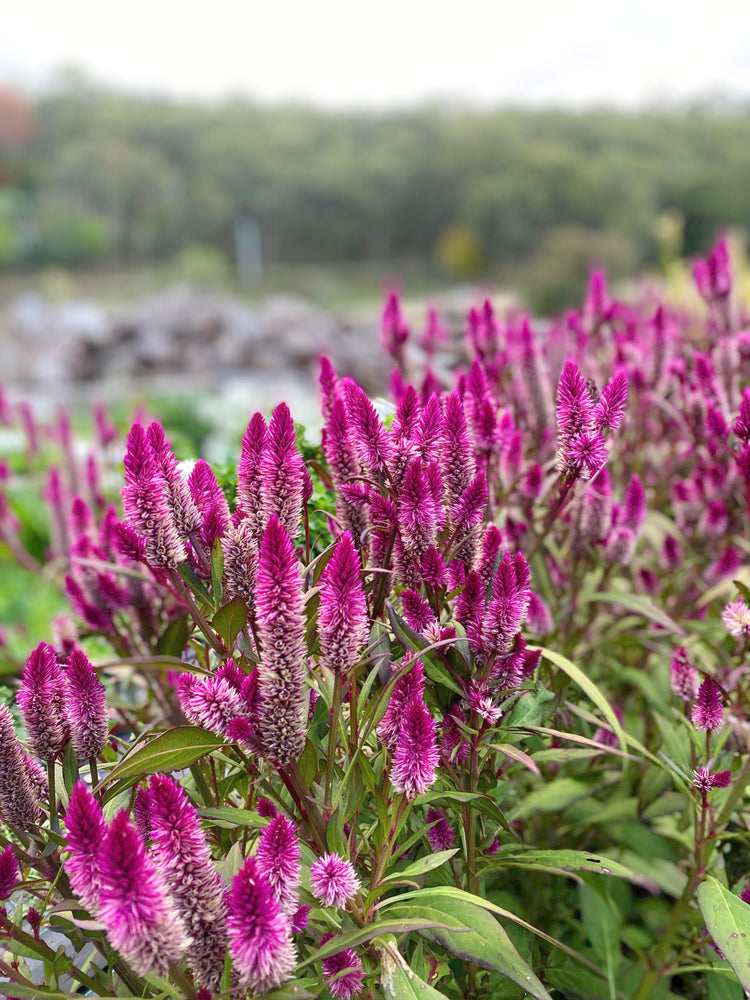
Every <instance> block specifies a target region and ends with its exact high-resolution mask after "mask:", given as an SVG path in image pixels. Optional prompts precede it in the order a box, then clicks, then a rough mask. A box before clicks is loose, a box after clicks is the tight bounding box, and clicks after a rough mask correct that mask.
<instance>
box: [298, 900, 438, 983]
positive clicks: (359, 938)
mask: <svg viewBox="0 0 750 1000" xmlns="http://www.w3.org/2000/svg"><path fill="white" fill-rule="evenodd" d="M447 919H450V918H445V919H444V918H443V915H442V914H441V915H440V921H442V923H439V924H438V927H445V928H447V929H448V930H455V926H454V925H453V924H447V923H446V920H447ZM434 927H435V922H434V921H432V920H423V919H422V918H421V917H414V918H412V917H406V918H404V919H402V920H391V919H390V918H388V919H386V920H378V921H377V923H374V924H368V925H367V926H366V927H362V928H360V929H359V930H356V931H348V932H347V933H346V934H339V935H337V936H336V937H334V938H332V939H331V940H330V941H328V942H326V944H324V945H323V947H322V948H318V949H317V950H316V951H315V953H314V954H313V955H311V956H310V957H309V958H306V959H305V960H304V961H303V962H299V963H298V964H297V971H298V972H299V970H300V969H304V968H305V966H307V965H310V964H311V963H312V962H318V961H322V959H324V958H330V956H331V955H337V954H338V953H339V952H340V951H343V950H344V949H345V948H356V947H357V946H358V945H360V944H364V943H365V942H366V941H372V939H373V938H375V937H380V936H381V935H382V934H408V933H409V932H410V931H417V932H421V931H424V930H428V929H429V928H434Z"/></svg>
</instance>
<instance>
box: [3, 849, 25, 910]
mask: <svg viewBox="0 0 750 1000" xmlns="http://www.w3.org/2000/svg"><path fill="white" fill-rule="evenodd" d="M20 878H21V869H20V868H19V867H18V860H17V858H16V854H15V851H14V850H13V845H12V844H8V846H7V847H6V848H5V850H4V851H3V853H2V854H0V902H2V901H3V900H6V899H9V898H10V897H11V895H12V894H13V890H14V889H15V887H16V885H18V882H19V880H20Z"/></svg>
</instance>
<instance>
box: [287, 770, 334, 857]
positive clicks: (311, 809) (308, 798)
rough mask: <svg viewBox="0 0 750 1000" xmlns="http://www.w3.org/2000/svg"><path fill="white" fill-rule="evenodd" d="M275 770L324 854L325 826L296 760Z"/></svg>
mask: <svg viewBox="0 0 750 1000" xmlns="http://www.w3.org/2000/svg"><path fill="white" fill-rule="evenodd" d="M277 770H278V772H279V777H280V778H281V780H282V781H283V782H284V784H285V785H286V787H287V789H288V790H289V794H290V795H291V796H292V798H293V799H294V802H295V804H296V806H297V808H298V809H299V811H300V815H301V817H302V820H303V822H304V823H305V825H306V826H307V828H308V830H309V832H310V834H311V835H312V837H313V839H314V840H315V842H316V844H317V845H318V847H319V848H320V850H321V851H322V852H323V853H325V852H326V850H327V849H328V843H327V839H326V824H325V821H324V820H323V816H322V815H321V812H320V809H319V808H318V805H317V803H316V801H315V799H314V798H313V795H312V793H311V791H310V789H309V788H308V787H307V782H306V781H305V779H304V778H303V777H302V772H301V771H300V769H299V764H298V763H297V761H296V760H291V761H289V763H288V764H286V765H285V766H284V767H281V766H279V767H277Z"/></svg>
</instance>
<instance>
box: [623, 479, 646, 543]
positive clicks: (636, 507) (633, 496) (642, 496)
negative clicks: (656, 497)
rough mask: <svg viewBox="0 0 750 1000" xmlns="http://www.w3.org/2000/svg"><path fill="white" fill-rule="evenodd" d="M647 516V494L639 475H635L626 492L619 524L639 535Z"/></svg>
mask: <svg viewBox="0 0 750 1000" xmlns="http://www.w3.org/2000/svg"><path fill="white" fill-rule="evenodd" d="M645 516H646V492H645V490H644V489H643V483H642V482H641V480H640V477H639V476H638V474H637V473H635V472H634V473H633V475H632V476H631V477H630V481H629V483H628V485H627V489H626V490H625V498H624V501H623V505H622V509H621V510H620V514H619V517H618V523H619V524H621V525H624V526H625V527H626V528H630V530H631V531H632V532H633V534H634V535H635V534H637V533H638V531H639V530H640V527H641V525H642V524H643V519H644V517H645Z"/></svg>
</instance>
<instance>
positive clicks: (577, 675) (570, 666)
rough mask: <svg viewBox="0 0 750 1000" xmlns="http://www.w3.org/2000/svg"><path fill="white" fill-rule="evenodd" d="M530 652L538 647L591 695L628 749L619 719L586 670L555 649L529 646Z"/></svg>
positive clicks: (543, 654) (621, 743)
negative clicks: (585, 672) (586, 673)
mask: <svg viewBox="0 0 750 1000" xmlns="http://www.w3.org/2000/svg"><path fill="white" fill-rule="evenodd" d="M528 649H529V650H530V652H536V651H537V649H540V650H541V653H542V656H543V657H544V658H545V659H546V660H549V661H550V663H554V665H555V666H556V667H559V668H560V670H562V671H563V673H565V674H567V675H568V677H570V679H571V680H572V681H573V682H574V683H575V684H577V685H578V687H579V688H580V689H581V690H582V691H583V692H584V693H585V694H587V695H588V696H589V698H590V699H591V700H592V701H593V703H594V704H595V705H596V706H597V708H598V709H599V710H600V712H601V713H602V715H603V716H604V718H605V719H606V720H607V723H608V725H609V728H610V729H611V730H612V732H613V733H614V734H615V735H616V736H617V739H618V740H619V741H620V746H621V747H622V749H623V750H627V745H626V740H625V733H624V732H623V728H622V726H621V725H620V723H619V720H618V718H617V716H616V715H615V713H614V712H613V711H612V708H611V706H610V704H609V702H608V701H607V699H606V698H605V697H604V695H603V694H602V693H601V691H600V690H599V688H598V687H597V686H596V684H594V682H593V681H592V680H589V678H588V677H587V676H586V675H585V674H584V672H583V671H582V670H581V669H580V668H579V667H577V666H576V665H575V663H573V662H572V661H571V660H569V659H568V658H567V656H561V655H560V653H556V652H555V651H554V650H553V649H545V648H544V647H543V646H529V647H528Z"/></svg>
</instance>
